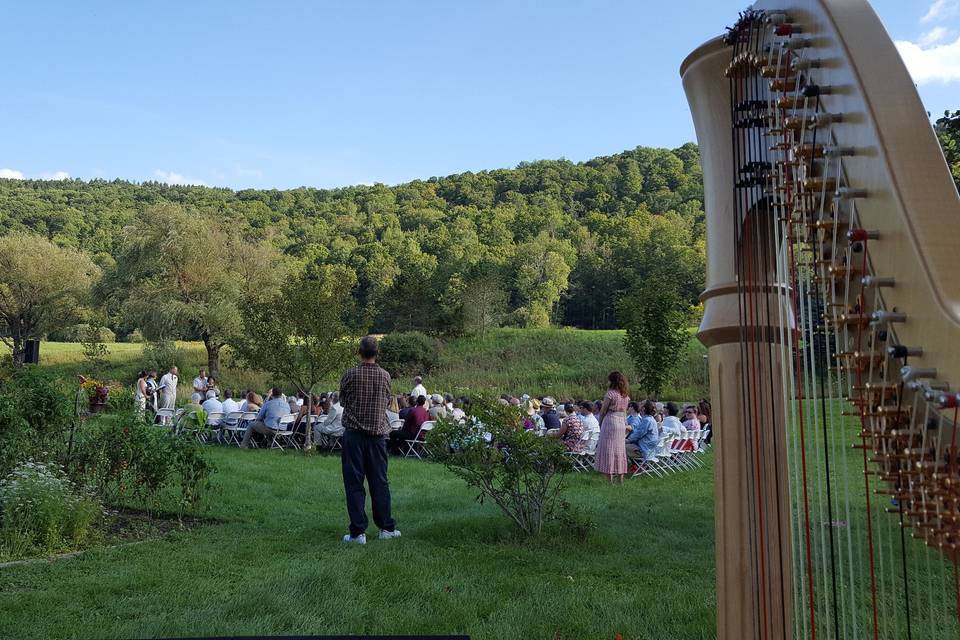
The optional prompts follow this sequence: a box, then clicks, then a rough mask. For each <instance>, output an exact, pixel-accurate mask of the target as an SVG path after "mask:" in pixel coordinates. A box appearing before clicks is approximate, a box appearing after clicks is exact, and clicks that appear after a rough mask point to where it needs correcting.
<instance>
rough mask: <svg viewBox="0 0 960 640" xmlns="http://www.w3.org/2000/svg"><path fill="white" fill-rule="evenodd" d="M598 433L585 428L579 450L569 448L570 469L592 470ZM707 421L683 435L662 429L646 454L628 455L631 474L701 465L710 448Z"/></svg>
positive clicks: (661, 474) (660, 471) (659, 474)
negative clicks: (702, 456)
mask: <svg viewBox="0 0 960 640" xmlns="http://www.w3.org/2000/svg"><path fill="white" fill-rule="evenodd" d="M599 439H600V433H599V432H598V431H596V430H590V431H585V432H584V433H583V435H582V436H581V442H582V447H581V450H580V451H571V452H569V453H568V454H567V455H569V456H570V457H571V458H572V459H573V470H574V471H577V472H581V471H593V463H594V461H595V459H596V450H597V442H598V440H599ZM709 442H710V427H709V425H708V426H707V427H706V428H704V429H701V430H700V431H694V432H688V433H686V434H684V435H679V436H678V435H675V434H670V433H665V434H663V435H661V436H660V440H659V442H658V443H657V447H656V448H655V449H654V450H653V451H652V452H651V454H650V455H649V456H647V457H646V458H629V459H628V460H627V462H628V463H629V468H630V469H632V471H631V473H630V477H631V478H636V477H637V476H642V475H648V474H652V475H656V476H658V477H665V476H666V475H668V474H670V473H675V472H677V471H683V470H690V469H695V468H699V467H702V466H703V464H704V462H703V460H701V459H700V458H701V455H702V454H703V453H706V451H707V450H708V449H709V448H710V444H709Z"/></svg>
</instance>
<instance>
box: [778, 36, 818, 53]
mask: <svg viewBox="0 0 960 640" xmlns="http://www.w3.org/2000/svg"><path fill="white" fill-rule="evenodd" d="M783 46H784V48H786V49H790V50H792V51H798V50H800V49H806V48H807V47H810V46H812V42H811V41H810V39H809V38H791V39H790V40H787V41H786V42H785V43H783Z"/></svg>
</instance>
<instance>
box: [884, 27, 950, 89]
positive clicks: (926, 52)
mask: <svg viewBox="0 0 960 640" xmlns="http://www.w3.org/2000/svg"><path fill="white" fill-rule="evenodd" d="M896 45H897V49H898V50H899V51H900V55H901V56H902V57H903V61H904V63H906V65H907V69H908V70H909V71H910V75H911V76H913V79H914V81H916V83H917V84H927V83H928V82H935V81H940V82H956V81H958V80H960V38H957V39H956V40H954V41H953V42H949V43H946V44H939V45H936V46H932V47H923V46H921V45H920V44H917V43H916V42H910V41H908V40H898V41H897V42H896Z"/></svg>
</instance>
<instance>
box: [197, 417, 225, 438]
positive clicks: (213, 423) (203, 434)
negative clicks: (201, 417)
mask: <svg viewBox="0 0 960 640" xmlns="http://www.w3.org/2000/svg"><path fill="white" fill-rule="evenodd" d="M222 421H223V411H211V412H210V413H208V414H207V422H206V425H205V426H206V430H205V431H203V430H201V431H200V432H199V433H198V434H197V435H198V437H199V438H200V441H201V442H206V441H207V437H208V435H209V434H210V433H213V432H216V435H215V436H214V437H215V438H216V440H217V442H220V423H221V422H222Z"/></svg>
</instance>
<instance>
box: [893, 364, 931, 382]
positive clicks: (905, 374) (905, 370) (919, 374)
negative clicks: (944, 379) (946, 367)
mask: <svg viewBox="0 0 960 640" xmlns="http://www.w3.org/2000/svg"><path fill="white" fill-rule="evenodd" d="M936 377H937V370H936V369H933V368H930V367H901V368H900V378H901V379H902V380H903V381H904V382H910V381H911V380H920V379H922V378H936Z"/></svg>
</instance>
